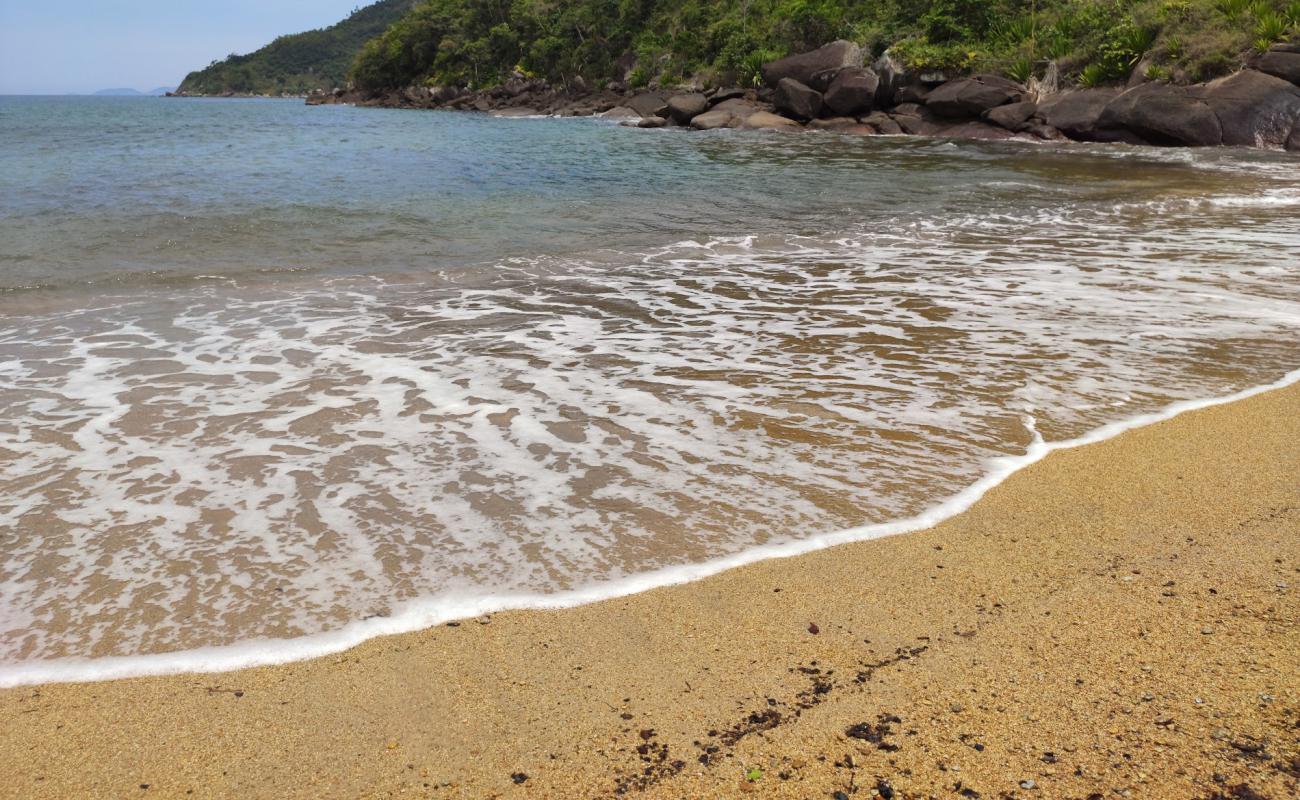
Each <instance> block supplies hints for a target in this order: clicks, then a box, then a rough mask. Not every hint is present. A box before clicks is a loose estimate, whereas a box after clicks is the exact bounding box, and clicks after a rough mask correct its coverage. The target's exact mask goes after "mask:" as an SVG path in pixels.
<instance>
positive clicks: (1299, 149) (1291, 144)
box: [1286, 122, 1300, 153]
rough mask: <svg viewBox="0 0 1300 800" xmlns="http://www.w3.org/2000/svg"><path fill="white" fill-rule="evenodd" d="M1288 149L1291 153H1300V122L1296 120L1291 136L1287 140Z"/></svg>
mask: <svg viewBox="0 0 1300 800" xmlns="http://www.w3.org/2000/svg"><path fill="white" fill-rule="evenodd" d="M1286 149H1287V151H1288V152H1291V153H1300V122H1296V124H1295V128H1294V129H1292V131H1291V138H1289V139H1287V140H1286Z"/></svg>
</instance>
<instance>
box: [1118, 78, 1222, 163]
mask: <svg viewBox="0 0 1300 800" xmlns="http://www.w3.org/2000/svg"><path fill="white" fill-rule="evenodd" d="M1198 94H1199V92H1198V91H1197V90H1195V89H1189V88H1188V87H1184V86H1167V85H1165V84H1159V83H1147V84H1143V85H1142V86H1138V87H1137V88H1134V89H1129V90H1128V91H1126V92H1124V93H1122V94H1121V95H1120V96H1119V97H1116V98H1115V99H1114V100H1111V101H1110V102H1109V103H1107V104H1106V107H1105V108H1104V109H1102V112H1101V116H1100V117H1099V118H1098V119H1097V125H1098V127H1100V128H1102V129H1107V128H1109V129H1114V130H1123V131H1129V132H1131V133H1135V134H1137V135H1138V136H1140V137H1142V138H1143V139H1144V140H1146V141H1147V142H1150V143H1151V144H1157V145H1187V146H1191V147H1207V146H1211V145H1217V144H1220V143H1221V142H1222V141H1223V129H1222V127H1221V126H1220V125H1219V118H1218V117H1217V116H1215V113H1214V111H1213V110H1212V109H1211V108H1210V106H1209V105H1208V104H1207V103H1206V102H1205V100H1204V99H1202V98H1201V97H1199V96H1198Z"/></svg>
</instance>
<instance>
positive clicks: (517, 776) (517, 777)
mask: <svg viewBox="0 0 1300 800" xmlns="http://www.w3.org/2000/svg"><path fill="white" fill-rule="evenodd" d="M510 780H511V782H513V783H515V784H520V783H523V782H524V781H526V780H528V775H527V773H523V772H515V773H511V775H510Z"/></svg>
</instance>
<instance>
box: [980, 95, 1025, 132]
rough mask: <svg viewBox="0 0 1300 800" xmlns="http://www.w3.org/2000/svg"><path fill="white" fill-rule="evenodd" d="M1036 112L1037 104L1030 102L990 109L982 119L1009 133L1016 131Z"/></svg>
mask: <svg viewBox="0 0 1300 800" xmlns="http://www.w3.org/2000/svg"><path fill="white" fill-rule="evenodd" d="M1037 111H1038V103H1035V102H1033V101H1032V100H1030V101H1025V102H1020V103H1011V104H1010V105H1005V106H998V107H997V108H990V109H989V110H988V111H986V112H984V119H985V120H987V121H988V122H991V123H993V124H994V125H997V126H999V127H1002V128H1006V129H1007V130H1009V131H1018V130H1020V128H1021V126H1022V125H1024V124H1025V123H1026V122H1028V121H1029V118H1030V117H1032V116H1033V115H1034V114H1035V113H1036V112H1037Z"/></svg>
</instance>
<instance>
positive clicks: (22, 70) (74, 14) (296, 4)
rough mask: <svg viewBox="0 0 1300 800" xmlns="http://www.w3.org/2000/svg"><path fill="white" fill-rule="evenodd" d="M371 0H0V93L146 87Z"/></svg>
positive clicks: (325, 22) (167, 83)
mask: <svg viewBox="0 0 1300 800" xmlns="http://www.w3.org/2000/svg"><path fill="white" fill-rule="evenodd" d="M371 2H373V0H370V2H368V1H367V0H228V2H225V3H222V4H220V5H207V4H195V3H175V2H170V3H169V2H163V0H124V2H118V3H114V4H113V6H114V7H112V8H105V7H104V5H105V4H102V3H95V2H88V0H70V1H64V2H61V1H60V0H53V1H52V2H47V3H43V4H32V3H24V2H18V0H0V94H94V93H95V92H97V91H101V90H104V89H127V88H130V89H135V90H138V91H140V92H150V91H152V90H154V89H157V88H161V87H168V88H172V87H175V86H177V85H179V84H180V82H181V80H182V79H184V78H185V76H186V74H188V73H189V72H191V71H192V70H196V69H200V68H202V67H205V66H207V65H208V64H209V63H210V62H211V61H213V60H214V59H222V58H225V57H226V56H228V55H230V54H231V53H248V52H252V51H253V50H257V49H258V48H260V47H262V46H264V45H266V44H269V43H270V42H271V41H272V40H273V39H275V38H276V37H277V36H282V35H284V34H289V33H299V32H301V31H306V30H312V29H314V28H323V27H328V26H330V25H333V24H334V23H336V22H338V21H339V20H342V19H344V18H345V17H347V16H348V14H350V13H351V12H352V11H353V10H354V9H356V8H358V7H364V6H367V5H370V4H371Z"/></svg>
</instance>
